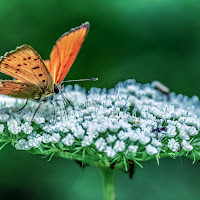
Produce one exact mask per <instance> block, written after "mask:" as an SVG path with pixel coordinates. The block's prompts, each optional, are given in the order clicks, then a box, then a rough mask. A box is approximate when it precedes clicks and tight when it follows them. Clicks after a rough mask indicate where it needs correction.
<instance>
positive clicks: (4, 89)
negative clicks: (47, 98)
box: [0, 80, 43, 100]
mask: <svg viewBox="0 0 200 200" xmlns="http://www.w3.org/2000/svg"><path fill="white" fill-rule="evenodd" d="M0 94H4V95H8V96H11V97H15V98H22V99H29V98H31V99H35V100H39V99H40V97H41V95H42V94H43V91H42V89H41V88H40V87H39V86H38V85H34V84H31V83H23V82H20V81H9V80H0Z"/></svg>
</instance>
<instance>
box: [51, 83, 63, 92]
mask: <svg viewBox="0 0 200 200" xmlns="http://www.w3.org/2000/svg"><path fill="white" fill-rule="evenodd" d="M62 90H63V87H62V86H61V85H60V84H54V86H53V93H54V94H60V93H61V92H62Z"/></svg>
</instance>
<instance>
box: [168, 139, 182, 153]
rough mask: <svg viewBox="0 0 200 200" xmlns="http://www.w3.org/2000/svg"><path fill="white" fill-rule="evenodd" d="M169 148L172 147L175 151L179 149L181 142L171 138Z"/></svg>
mask: <svg viewBox="0 0 200 200" xmlns="http://www.w3.org/2000/svg"><path fill="white" fill-rule="evenodd" d="M167 146H168V147H169V149H171V150H172V151H173V152H175V151H177V150H178V149H179V148H180V144H179V143H178V142H176V140H175V139H174V138H172V139H169V141H168V145H167Z"/></svg>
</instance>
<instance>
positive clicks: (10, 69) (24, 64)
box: [0, 45, 53, 90]
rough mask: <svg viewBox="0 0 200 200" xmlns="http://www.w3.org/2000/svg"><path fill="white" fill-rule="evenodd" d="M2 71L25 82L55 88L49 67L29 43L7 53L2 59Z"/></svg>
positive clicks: (0, 67)
mask: <svg viewBox="0 0 200 200" xmlns="http://www.w3.org/2000/svg"><path fill="white" fill-rule="evenodd" d="M0 71H1V72H3V73H5V74H7V75H10V76H12V77H14V78H16V79H19V80H21V81H23V82H25V83H32V84H35V85H38V86H39V87H40V88H42V89H49V90H53V80H52V77H51V75H50V73H49V71H48V69H47V68H46V66H45V64H44V63H43V61H42V59H41V57H40V55H39V54H38V53H37V52H36V51H35V50H34V49H33V48H32V47H30V46H28V45H23V46H21V47H18V48H17V49H16V50H14V51H11V52H9V53H7V54H6V55H5V56H4V57H3V58H2V59H1V61H0Z"/></svg>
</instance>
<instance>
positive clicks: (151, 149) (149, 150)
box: [146, 144, 158, 155]
mask: <svg viewBox="0 0 200 200" xmlns="http://www.w3.org/2000/svg"><path fill="white" fill-rule="evenodd" d="M146 152H147V153H148V154H149V155H154V154H157V153H158V150H157V148H155V147H154V146H152V145H151V144H148V145H147V146H146Z"/></svg>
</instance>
